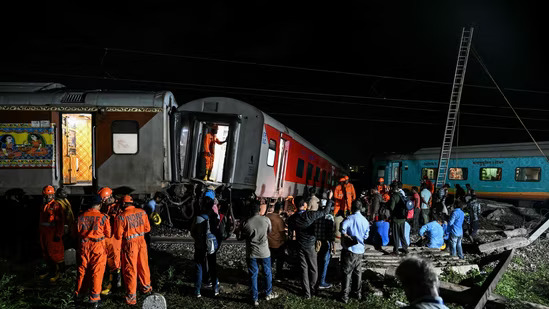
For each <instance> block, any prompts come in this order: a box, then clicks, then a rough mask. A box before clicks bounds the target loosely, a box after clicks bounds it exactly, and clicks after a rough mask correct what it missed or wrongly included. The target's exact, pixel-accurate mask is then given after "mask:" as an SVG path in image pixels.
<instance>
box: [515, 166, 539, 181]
mask: <svg viewBox="0 0 549 309" xmlns="http://www.w3.org/2000/svg"><path fill="white" fill-rule="evenodd" d="M519 168H520V169H522V168H537V169H539V172H538V173H539V177H538V180H518V179H517V170H518V169H519ZM541 175H542V174H541V166H535V167H534V166H519V167H515V181H516V182H540V181H541Z"/></svg>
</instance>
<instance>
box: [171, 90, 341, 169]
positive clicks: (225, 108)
mask: <svg viewBox="0 0 549 309" xmlns="http://www.w3.org/2000/svg"><path fill="white" fill-rule="evenodd" d="M218 103H222V104H218ZM178 110H181V111H182V110H192V111H200V112H208V111H215V112H218V113H228V114H241V115H246V116H248V117H252V116H260V117H263V121H264V123H265V124H268V125H270V126H272V127H274V128H275V129H277V130H279V131H280V132H284V133H286V134H288V135H290V136H291V137H292V138H293V139H295V140H296V141H298V142H299V143H301V144H302V145H303V146H305V147H307V148H309V149H310V150H312V151H314V152H315V153H316V154H317V155H319V156H322V157H323V158H325V159H326V160H328V161H329V162H330V163H331V164H333V165H334V166H336V167H338V168H340V169H344V168H343V167H342V166H341V165H340V164H338V163H337V162H336V161H335V160H333V159H332V158H330V157H329V156H328V155H326V154H325V153H324V152H322V151H321V150H320V149H318V148H316V147H315V146H314V145H313V144H311V143H310V142H308V141H307V140H306V139H304V138H303V137H301V136H300V135H299V134H297V133H296V132H295V131H293V130H290V129H289V128H288V127H286V126H285V125H283V124H282V123H280V122H279V121H277V120H276V119H274V118H273V117H271V116H269V115H267V114H266V113H264V112H263V111H261V110H260V109H258V108H257V107H255V106H253V105H250V104H248V103H246V102H243V101H240V100H236V99H232V98H227V97H207V98H201V99H198V100H194V101H191V102H188V103H185V104H182V105H181V106H180V107H179V109H178Z"/></svg>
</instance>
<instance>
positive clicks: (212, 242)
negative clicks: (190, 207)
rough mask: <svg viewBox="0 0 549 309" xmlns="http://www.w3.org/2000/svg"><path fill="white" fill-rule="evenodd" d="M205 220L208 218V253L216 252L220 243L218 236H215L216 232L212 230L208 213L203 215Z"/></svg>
mask: <svg viewBox="0 0 549 309" xmlns="http://www.w3.org/2000/svg"><path fill="white" fill-rule="evenodd" d="M201 217H202V218H203V219H204V220H206V226H207V229H206V254H208V255H210V254H214V253H215V251H217V248H218V244H217V237H215V235H214V234H212V232H211V231H210V220H209V218H208V216H207V215H202V216H201Z"/></svg>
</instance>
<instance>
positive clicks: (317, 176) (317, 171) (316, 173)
mask: <svg viewBox="0 0 549 309" xmlns="http://www.w3.org/2000/svg"><path fill="white" fill-rule="evenodd" d="M319 177H320V167H318V166H317V167H316V171H315V182H317V181H318V178H319Z"/></svg>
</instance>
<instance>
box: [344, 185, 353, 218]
mask: <svg viewBox="0 0 549 309" xmlns="http://www.w3.org/2000/svg"><path fill="white" fill-rule="evenodd" d="M343 178H344V179H345V184H344V188H345V191H344V192H345V216H347V215H348V214H350V213H351V204H352V203H353V201H354V200H356V192H355V186H353V184H352V183H350V182H349V176H345V177H343Z"/></svg>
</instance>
